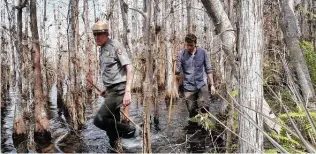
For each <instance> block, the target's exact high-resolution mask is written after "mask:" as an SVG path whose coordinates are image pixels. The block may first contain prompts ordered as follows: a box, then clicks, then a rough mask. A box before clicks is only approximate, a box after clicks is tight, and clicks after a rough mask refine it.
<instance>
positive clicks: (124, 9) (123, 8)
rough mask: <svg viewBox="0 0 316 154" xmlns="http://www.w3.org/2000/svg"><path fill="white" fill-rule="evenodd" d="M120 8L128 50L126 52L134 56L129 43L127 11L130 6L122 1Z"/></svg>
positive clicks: (125, 43) (125, 44)
mask: <svg viewBox="0 0 316 154" xmlns="http://www.w3.org/2000/svg"><path fill="white" fill-rule="evenodd" d="M120 8H121V15H122V21H123V29H124V30H123V44H124V46H125V48H126V51H127V53H128V54H130V55H131V54H132V53H131V49H130V47H129V43H128V37H127V35H128V33H129V29H128V21H127V10H128V6H127V4H126V3H125V2H124V0H120Z"/></svg>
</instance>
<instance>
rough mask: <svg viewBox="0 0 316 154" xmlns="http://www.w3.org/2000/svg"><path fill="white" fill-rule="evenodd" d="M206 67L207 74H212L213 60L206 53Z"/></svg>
mask: <svg viewBox="0 0 316 154" xmlns="http://www.w3.org/2000/svg"><path fill="white" fill-rule="evenodd" d="M204 62H205V63H204V65H205V72H206V73H207V74H209V73H212V65H211V60H210V56H209V55H208V54H207V53H206V52H205V59H204Z"/></svg>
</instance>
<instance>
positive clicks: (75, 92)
mask: <svg viewBox="0 0 316 154" xmlns="http://www.w3.org/2000/svg"><path fill="white" fill-rule="evenodd" d="M78 24H79V23H78V0H71V1H70V3H69V25H68V51H69V62H68V65H69V78H70V85H69V87H68V88H69V90H68V94H67V109H68V112H69V116H70V122H71V126H72V127H73V129H74V130H78V129H79V127H81V126H82V125H83V123H84V120H85V119H84V106H83V100H82V98H81V96H82V92H81V90H80V89H81V87H80V86H81V84H80V82H79V66H80V60H79V58H77V55H76V53H77V51H78V35H77V32H78V31H77V29H78V27H77V26H78Z"/></svg>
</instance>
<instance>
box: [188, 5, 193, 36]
mask: <svg viewBox="0 0 316 154" xmlns="http://www.w3.org/2000/svg"><path fill="white" fill-rule="evenodd" d="M191 9H192V1H191V0H187V32H188V33H192V21H191Z"/></svg>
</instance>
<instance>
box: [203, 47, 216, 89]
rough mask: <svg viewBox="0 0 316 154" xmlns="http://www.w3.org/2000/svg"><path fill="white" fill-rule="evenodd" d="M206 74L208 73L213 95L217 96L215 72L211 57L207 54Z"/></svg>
mask: <svg viewBox="0 0 316 154" xmlns="http://www.w3.org/2000/svg"><path fill="white" fill-rule="evenodd" d="M204 62H205V63H204V64H205V72H206V73H207V78H208V82H209V83H208V84H209V85H210V86H211V94H215V87H214V80H213V73H212V72H213V70H212V65H211V60H210V57H209V56H208V55H207V54H206V52H205V60H204Z"/></svg>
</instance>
